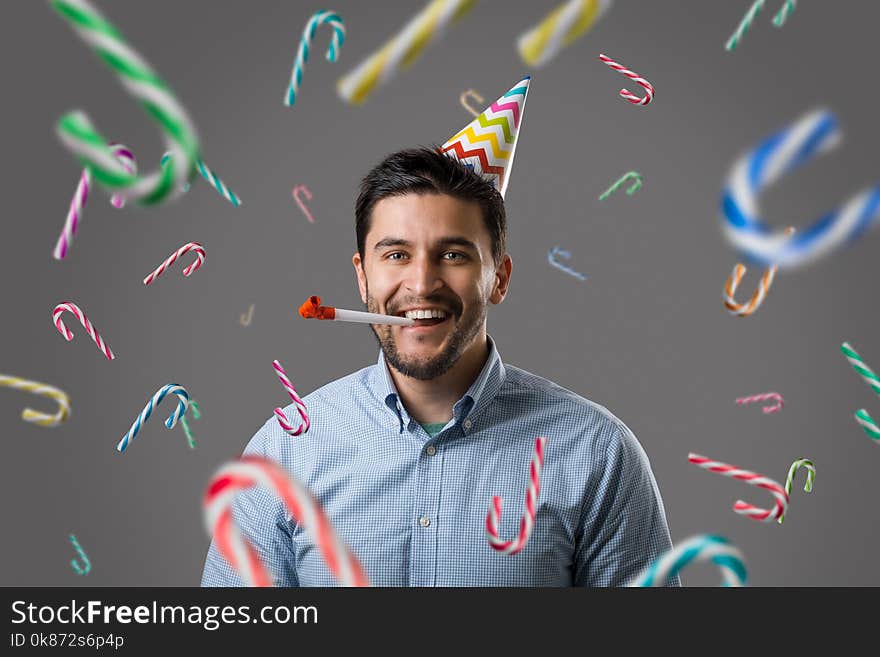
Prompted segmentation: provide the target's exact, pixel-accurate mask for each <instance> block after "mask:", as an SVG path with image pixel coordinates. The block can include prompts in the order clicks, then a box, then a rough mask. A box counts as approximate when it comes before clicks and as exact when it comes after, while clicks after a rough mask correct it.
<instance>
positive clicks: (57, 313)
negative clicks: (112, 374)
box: [52, 301, 116, 360]
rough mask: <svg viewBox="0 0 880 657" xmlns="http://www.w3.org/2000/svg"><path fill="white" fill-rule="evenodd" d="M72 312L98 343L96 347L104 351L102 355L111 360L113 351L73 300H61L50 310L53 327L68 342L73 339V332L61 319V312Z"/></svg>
mask: <svg viewBox="0 0 880 657" xmlns="http://www.w3.org/2000/svg"><path fill="white" fill-rule="evenodd" d="M65 310H67V311H69V312H72V313H73V314H74V315H76V318H77V319H78V320H79V321H80V324H82V325H83V326H84V327H85V329H86V332H87V333H88V334H89V336H90V337H91V338H92V340H94V341H95V344H96V345H98V349H100V350H101V351H102V352H104V355H105V356H106V357H107V360H113V359H114V358H116V356H114V355H113V352H112V351H111V350H110V347H109V346H108V345H106V344H105V343H104V338H102V337H101V335H100V334H99V333H98V331H96V330H95V327H94V326H92V323H91V322H90V321H89V318H88V317H86V315H85V313H84V312H83V311H82V310H80V308H79V306H77V305H76V304H75V303H73V301H62V302H61V303H59V304H58V305H57V306H55V310H53V311H52V321H53V322H55V328H57V329H58V332H59V333H61V335H63V336H64V339H65V340H67V341H68V342H70V341H71V340H73V333H71V331H70V329H68V328H67V327H66V326H65V325H64V322H63V321H62V320H61V314H62V313H63V312H64V311H65Z"/></svg>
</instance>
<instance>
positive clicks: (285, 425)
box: [272, 360, 311, 436]
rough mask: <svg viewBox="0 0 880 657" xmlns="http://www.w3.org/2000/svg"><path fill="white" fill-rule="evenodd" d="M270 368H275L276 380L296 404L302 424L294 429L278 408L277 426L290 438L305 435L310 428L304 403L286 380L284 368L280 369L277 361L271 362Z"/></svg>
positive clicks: (276, 415)
mask: <svg viewBox="0 0 880 657" xmlns="http://www.w3.org/2000/svg"><path fill="white" fill-rule="evenodd" d="M272 367H274V368H275V373H276V374H277V375H278V379H279V380H280V381H281V385H282V386H284V389H285V390H287V394H288V395H290V398H291V399H292V400H293V403H294V404H296V410H297V412H298V413H299V416H300V417H301V418H302V422H300V425H299V426H298V427H294V426H293V425H292V424H291V423H290V420H288V419H287V416H286V415H285V414H284V411H283V410H282V409H281V408H280V407H279V408H276V409H275V417H276V418H277V420H278V424H280V425H281V428H282V429H284V430H285V431H286V432H287V433H289V434H290V435H291V436H298V435H300V434H301V433H306V432H307V431H308V430H309V427H310V426H311V422H310V421H309V416H308V415H307V414H306V405H305V403H304V402H303V400H302V399H300V397H299V395H298V394H296V388H294V387H293V384H292V383H291V382H290V379H289V378H287V372H285V371H284V368H283V367H281V363H279V362H278V361H277V360H273V361H272Z"/></svg>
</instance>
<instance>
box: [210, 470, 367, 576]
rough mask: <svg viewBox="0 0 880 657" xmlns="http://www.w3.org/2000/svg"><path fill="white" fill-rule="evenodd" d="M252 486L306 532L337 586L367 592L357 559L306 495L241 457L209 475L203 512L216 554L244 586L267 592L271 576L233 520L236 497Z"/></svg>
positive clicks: (280, 474)
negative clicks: (269, 495)
mask: <svg viewBox="0 0 880 657" xmlns="http://www.w3.org/2000/svg"><path fill="white" fill-rule="evenodd" d="M253 486H262V487H264V488H267V489H269V490H271V491H273V492H274V493H275V494H276V495H277V496H278V497H280V498H281V500H282V501H283V502H284V506H285V507H286V508H287V511H288V512H289V513H290V515H291V517H292V519H293V520H295V521H296V522H297V524H298V525H300V526H301V527H303V528H304V529H305V530H306V531H307V532H309V534H310V535H311V537H312V540H313V541H314V543H315V545H316V546H317V548H318V550H319V551H320V553H321V556H322V557H323V558H324V562H325V563H326V564H327V567H328V568H329V569H330V572H331V573H333V575H334V576H335V577H336V579H337V580H339V583H340V584H341V585H342V586H370V580H369V579H368V578H367V574H366V573H365V572H364V569H363V567H362V566H361V564H360V562H359V561H358V559H357V557H356V556H355V555H354V554H353V553H352V552H351V550H350V549H349V548H348V546H347V545H345V543H343V541H342V539H341V538H340V537H339V535H338V534H337V533H336V530H335V529H334V528H333V525H332V524H331V523H330V520H329V519H328V518H327V516H326V514H325V513H324V511H323V509H321V504H320V503H319V502H318V500H316V499H315V497H314V496H313V495H312V494H311V492H309V490H308V489H307V488H306V487H305V486H303V485H302V484H301V483H300V482H299V481H298V480H297V479H296V478H295V477H293V476H291V475H289V474H288V473H287V472H285V471H284V469H282V468H281V466H279V465H278V464H277V463H275V462H273V461H270V460H268V459H264V458H262V457H259V456H242V457H241V458H240V459H239V460H238V461H231V462H229V463H226V464H224V465H223V466H222V467H221V468H220V469H219V470H218V471H217V472H216V473H215V474H214V476H213V478H212V479H211V481H210V483H209V484H208V487H207V489H206V490H205V496H204V510H205V524H206V525H207V529H208V534H209V535H213V537H214V544H215V545H216V546H217V550H218V551H219V552H220V554H222V555H223V557H224V558H225V559H226V561H228V562H229V564H230V565H231V566H232V567H233V568H234V569H235V570H236V571H237V572H238V573H239V574H240V575H241V578H242V579H243V580H244V582H245V584H246V585H247V586H272V577H271V575H270V574H269V572H268V571H267V570H266V567H265V566H264V565H263V563H262V562H261V561H260V556H259V554H257V551H256V550H255V549H254V547H253V546H252V545H251V544H250V542H249V541H248V540H247V539H246V538H245V537H244V536H242V534H241V531H240V530H239V529H238V527H237V526H236V525H235V522H234V518H233V515H232V503H233V500H234V499H235V495H236V494H237V493H238V492H239V491H242V490H245V489H248V488H251V487H253Z"/></svg>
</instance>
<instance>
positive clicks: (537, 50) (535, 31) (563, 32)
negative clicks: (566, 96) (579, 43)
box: [516, 0, 612, 67]
mask: <svg viewBox="0 0 880 657" xmlns="http://www.w3.org/2000/svg"><path fill="white" fill-rule="evenodd" d="M611 2H612V0H568V2H565V3H563V4H561V5H559V6H558V7H556V9H554V10H553V11H552V12H550V13H549V14H548V15H547V16H546V17H545V18H544V19H543V20H542V21H541V22H540V23H539V24H538V25H536V26H535V27H533V28H531V29H530V30H529V31H528V32H525V33H524V34H521V35H520V37H519V38H518V39H517V40H516V46H517V49H518V50H519V54H520V57H522V58H523V61H525V63H526V64H528V65H529V66H535V67H538V66H543V65H544V64H546V63H547V62H549V61H550V60H551V59H553V58H554V57H555V56H556V55H557V54H558V53H559V51H560V50H562V49H563V48H564V47H566V46H568V45H570V44H571V43H573V42H574V40H575V39H577V38H578V37H580V36H582V35H584V34H586V33H587V32H588V31H589V29H590V28H591V27H593V25H595V24H596V21H598V20H599V19H600V18H602V15H603V14H604V13H605V12H606V11H608V9H609V8H610V7H611Z"/></svg>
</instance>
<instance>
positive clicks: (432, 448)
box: [425, 445, 437, 456]
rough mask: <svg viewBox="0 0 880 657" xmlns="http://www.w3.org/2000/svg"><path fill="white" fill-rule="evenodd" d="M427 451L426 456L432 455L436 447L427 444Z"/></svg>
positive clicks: (435, 451)
mask: <svg viewBox="0 0 880 657" xmlns="http://www.w3.org/2000/svg"><path fill="white" fill-rule="evenodd" d="M425 451H426V452H427V453H428V456H434V454H436V453H437V448H436V447H434V446H433V445H428V449H426V450H425Z"/></svg>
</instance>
